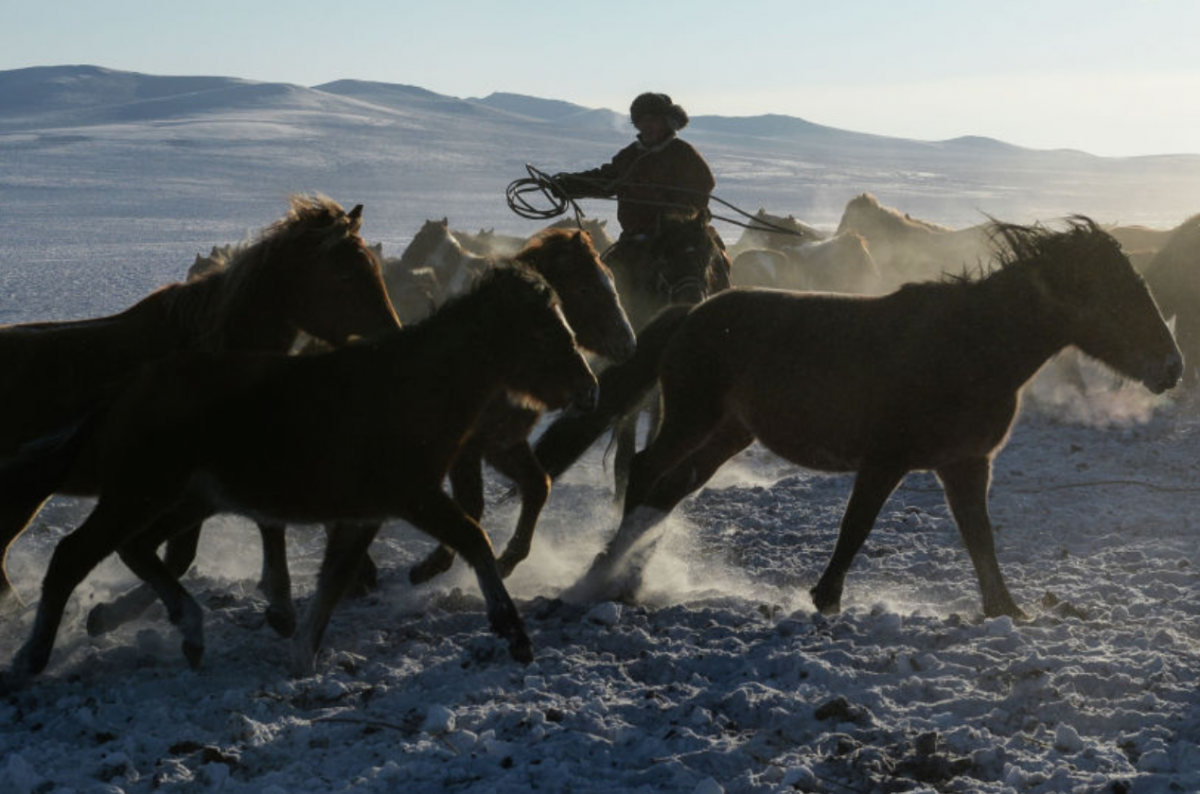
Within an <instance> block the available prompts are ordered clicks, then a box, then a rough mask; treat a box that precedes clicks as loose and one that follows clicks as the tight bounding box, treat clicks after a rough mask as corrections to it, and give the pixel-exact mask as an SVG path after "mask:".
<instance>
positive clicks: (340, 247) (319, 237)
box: [272, 197, 399, 345]
mask: <svg viewBox="0 0 1200 794" xmlns="http://www.w3.org/2000/svg"><path fill="white" fill-rule="evenodd" d="M361 228H362V205H361V204H360V205H358V206H356V207H355V208H354V209H353V210H351V211H350V212H345V211H344V210H342V208H341V207H340V206H338V205H337V204H336V203H335V202H333V201H331V200H329V199H320V198H318V199H312V198H308V197H301V198H299V199H295V200H293V204H292V212H291V213H290V214H289V217H288V218H287V219H285V222H284V223H283V225H280V226H277V227H276V229H275V232H274V234H275V235H276V243H275V244H274V245H273V246H272V250H273V251H274V255H275V256H277V257H278V258H279V259H280V260H281V261H282V262H285V263H287V266H288V268H290V269H292V271H293V275H292V276H291V277H289V278H288V279H287V280H286V281H284V284H285V285H286V289H287V290H288V291H289V292H288V294H283V295H280V296H279V297H280V299H281V300H284V301H290V305H291V306H292V307H293V316H294V319H295V323H296V325H297V327H299V328H300V329H302V330H304V331H305V332H306V333H308V334H310V335H312V336H315V337H316V338H318V339H321V340H322V341H325V342H328V343H330V344H334V345H340V344H343V343H344V342H346V341H347V340H348V339H350V338H351V337H353V336H370V335H373V334H377V333H380V332H382V331H385V330H389V329H393V328H396V327H397V326H398V325H399V320H398V319H397V318H396V312H395V310H394V309H393V308H392V304H391V301H390V300H389V299H388V295H387V289H386V288H385V286H384V283H383V275H382V273H381V271H380V265H379V260H378V258H377V257H376V256H375V254H374V253H373V252H372V250H371V248H370V247H369V246H368V245H367V243H366V242H365V241H364V240H363V239H362V237H360V236H359V231H360V230H361ZM282 288H284V287H281V289H282Z"/></svg>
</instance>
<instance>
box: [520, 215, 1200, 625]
mask: <svg viewBox="0 0 1200 794" xmlns="http://www.w3.org/2000/svg"><path fill="white" fill-rule="evenodd" d="M993 234H994V235H995V237H996V240H997V243H998V247H999V248H1000V251H999V253H998V265H997V267H996V268H995V269H994V270H992V271H991V272H990V273H988V274H987V275H985V276H983V277H981V278H978V279H968V278H958V279H952V280H948V281H942V282H929V283H921V284H910V285H907V286H904V287H902V288H901V289H899V290H897V291H896V292H893V293H891V294H889V295H885V296H881V297H863V296H849V295H833V294H818V293H794V292H786V291H780V290H756V289H746V290H733V291H731V292H729V293H725V294H721V295H718V296H716V297H714V298H711V299H709V300H708V301H705V302H704V303H702V304H700V305H699V306H697V307H695V308H694V309H690V310H689V309H687V308H685V307H675V308H672V309H668V310H666V311H664V312H663V313H662V314H661V315H660V316H659V317H658V318H657V319H656V320H655V321H654V322H652V323H651V324H650V325H649V326H647V328H646V329H645V330H644V331H643V333H642V335H641V337H639V346H638V353H637V354H636V355H635V356H634V357H633V358H632V359H631V360H630V361H629V362H627V363H626V364H624V365H620V366H616V367H612V368H610V369H609V370H608V371H606V372H605V373H603V376H602V378H601V403H600V407H599V409H598V410H597V411H596V412H595V413H593V414H592V415H590V416H588V417H580V418H569V419H565V420H560V422H558V423H555V425H551V427H549V428H548V429H547V430H546V432H545V433H544V434H543V436H542V438H541V440H540V441H539V443H538V446H537V453H538V456H539V459H540V460H541V461H542V463H543V466H544V468H545V469H546V470H547V471H548V472H550V473H552V474H557V473H559V472H561V471H563V470H564V469H565V468H566V467H567V466H569V465H570V463H571V462H572V461H573V460H574V459H576V458H577V457H578V456H579V455H580V454H582V452H583V451H585V450H586V449H587V448H588V446H590V444H591V442H592V441H593V440H594V439H595V438H597V437H598V436H599V435H600V434H601V433H602V432H603V430H604V427H605V420H606V417H607V418H609V419H611V417H613V416H616V415H618V414H619V413H620V412H621V411H622V410H624V408H625V407H626V406H628V405H631V404H634V403H636V401H637V400H638V399H640V396H641V394H643V393H644V392H645V391H646V390H648V389H649V388H650V387H651V385H652V384H653V383H654V382H655V381H656V380H657V382H658V383H659V385H660V387H661V389H662V400H663V422H662V427H661V429H660V431H659V433H658V435H657V436H656V437H655V439H654V441H653V443H652V444H651V445H650V446H649V447H648V448H647V449H645V450H644V451H643V452H641V453H639V454H638V456H637V457H636V458H635V459H634V462H633V468H632V472H631V477H630V482H629V487H628V490H627V493H626V498H625V505H624V517H623V519H622V521H621V525H620V527H619V529H618V530H617V533H616V536H615V537H614V538H613V540H612V541H611V542H610V543H609V544H608V546H607V548H606V549H605V550H604V551H603V552H601V554H600V555H599V556H598V557H597V559H596V561H595V562H594V563H593V565H592V567H591V569H590V570H589V571H588V573H587V574H586V575H585V576H584V577H583V579H582V580H581V581H580V582H579V583H578V584H577V585H576V586H575V587H574V588H573V589H572V592H571V593H570V594H569V597H575V598H609V597H621V596H628V595H629V594H630V593H632V592H635V591H636V589H637V586H638V576H639V573H638V571H639V568H640V566H639V564H638V563H639V561H640V560H642V559H644V555H646V554H648V553H649V552H650V550H651V549H652V548H653V542H652V538H650V537H647V533H649V531H650V530H651V529H652V528H654V527H656V526H657V525H659V524H660V522H661V521H662V520H663V519H664V518H665V517H666V516H667V514H668V513H669V512H670V511H671V509H672V508H673V507H674V506H675V505H676V504H677V503H678V502H679V501H680V500H681V499H683V498H684V497H685V496H687V495H688V494H689V493H692V492H693V491H695V490H697V489H698V488H700V487H701V486H703V485H704V483H705V482H707V481H708V479H709V478H710V477H711V476H712V475H713V474H714V473H715V472H716V470H717V469H718V468H719V467H720V466H721V465H722V464H723V463H724V462H725V461H726V460H728V459H729V458H731V457H732V456H734V455H735V454H737V453H738V452H740V451H741V450H743V449H745V448H746V447H747V446H749V445H750V443H751V442H753V441H754V440H755V439H758V440H759V441H760V442H761V443H762V444H763V445H764V446H766V447H767V448H768V449H770V450H772V451H773V452H775V453H777V454H779V455H780V456H782V457H784V458H786V459H788V460H790V461H792V462H794V463H796V464H799V465H801V466H805V467H807V468H811V469H817V470H822V471H838V472H857V477H856V479H855V482H854V486H853V489H852V492H851V495H850V500H849V503H848V504H847V506H846V510H845V513H844V515H843V517H842V522H841V528H840V531H839V535H838V541H837V544H836V547H835V549H834V552H833V555H832V557H831V558H830V561H829V563H828V565H827V566H826V568H825V571H824V573H823V574H822V576H821V578H820V580H819V581H818V582H817V584H816V586H815V587H813V589H812V591H811V594H812V597H813V602H814V604H815V605H816V607H817V608H818V609H820V610H821V611H822V612H836V611H837V610H839V609H840V607H841V599H842V591H843V588H844V584H845V578H846V574H847V571H848V570H849V568H850V564H851V562H852V561H853V559H854V556H855V555H856V554H857V552H858V550H859V549H860V548H861V546H862V545H863V543H864V542H865V541H866V539H867V535H868V534H869V532H870V530H871V527H872V526H873V524H874V522H875V518H876V516H877V515H878V513H879V510H880V509H881V508H882V506H883V504H884V502H885V501H886V500H887V498H888V497H889V495H890V494H891V493H892V491H893V490H894V489H895V488H896V486H897V485H899V483H900V481H901V480H902V479H903V478H904V476H905V475H906V474H907V473H908V472H910V471H914V470H932V471H934V472H935V473H936V474H937V476H938V478H939V479H940V481H941V483H942V486H943V488H944V490H945V494H946V500H947V502H948V503H949V505H950V509H951V512H952V514H953V516H954V519H955V521H956V523H957V524H958V528H959V531H960V533H961V535H962V538H963V541H964V543H965V545H966V547H967V551H968V552H969V554H970V557H971V561H972V563H973V565H974V568H975V572H976V576H977V578H978V581H979V585H980V590H981V592H982V595H983V611H984V613H985V614H986V615H988V616H995V615H1013V616H1020V615H1021V614H1022V613H1021V610H1020V608H1019V607H1018V606H1017V603H1016V601H1015V600H1014V599H1013V597H1012V596H1011V594H1010V593H1009V591H1008V588H1007V586H1006V585H1005V583H1004V579H1003V576H1002V575H1001V572H1000V568H999V565H998V563H997V560H996V553H995V548H994V545H993V540H992V526H991V523H990V519H989V518H988V512H987V494H988V488H989V483H990V478H991V466H992V459H993V458H994V457H995V455H996V454H997V453H998V452H999V451H1000V449H1001V448H1002V447H1003V446H1004V443H1005V440H1006V439H1007V437H1008V433H1009V429H1010V427H1011V425H1012V422H1013V419H1014V417H1015V416H1016V414H1017V409H1018V405H1019V400H1020V393H1021V390H1022V387H1023V386H1024V385H1025V383H1026V382H1028V381H1029V380H1030V379H1031V378H1032V377H1033V375H1034V374H1035V373H1036V372H1037V371H1038V369H1039V368H1040V367H1041V366H1042V365H1043V364H1044V363H1045V362H1046V361H1047V359H1049V358H1050V357H1051V356H1052V355H1054V354H1055V353H1056V352H1058V351H1059V350H1061V349H1063V348H1064V347H1067V346H1068V345H1074V346H1076V347H1078V348H1079V349H1080V350H1082V351H1083V352H1084V353H1086V354H1088V355H1090V356H1092V357H1095V358H1097V359H1099V360H1100V361H1102V362H1104V363H1105V364H1107V365H1108V366H1110V367H1112V368H1113V369H1115V370H1117V371H1118V372H1120V373H1122V374H1124V375H1126V376H1127V377H1130V378H1134V379H1137V380H1138V381H1140V382H1141V383H1143V384H1144V385H1145V386H1146V388H1148V389H1149V390H1151V391H1152V392H1154V393H1161V392H1163V391H1166V390H1167V389H1170V388H1172V387H1173V386H1174V385H1175V384H1176V383H1177V382H1178V381H1179V379H1180V377H1181V375H1182V370H1183V359H1182V357H1181V356H1180V353H1179V349H1178V348H1177V347H1176V345H1175V342H1174V340H1173V339H1172V338H1171V332H1170V330H1169V329H1168V328H1167V326H1166V324H1165V323H1164V322H1163V319H1162V316H1161V314H1160V313H1159V310H1158V307H1157V306H1156V305H1155V303H1154V299H1153V298H1152V297H1151V295H1150V292H1149V290H1148V289H1147V287H1146V285H1145V283H1144V282H1143V280H1142V278H1141V277H1140V276H1139V275H1138V274H1137V272H1136V271H1135V270H1134V269H1133V267H1132V266H1131V265H1130V264H1129V261H1128V260H1127V259H1126V258H1125V256H1124V255H1123V254H1122V253H1121V250H1120V247H1119V245H1118V244H1117V242H1116V241H1115V240H1114V239H1113V238H1112V237H1110V236H1108V235H1107V234H1105V233H1104V232H1103V231H1102V230H1101V229H1100V228H1099V227H1098V226H1097V225H1096V224H1095V223H1093V222H1092V221H1091V220H1089V219H1086V218H1082V217H1077V218H1074V219H1072V220H1071V221H1070V223H1069V227H1068V228H1067V229H1066V230H1065V231H1051V230H1049V229H1047V228H1045V227H1041V226H1016V225H1011V224H996V225H994V226H993ZM556 425H557V427H556Z"/></svg>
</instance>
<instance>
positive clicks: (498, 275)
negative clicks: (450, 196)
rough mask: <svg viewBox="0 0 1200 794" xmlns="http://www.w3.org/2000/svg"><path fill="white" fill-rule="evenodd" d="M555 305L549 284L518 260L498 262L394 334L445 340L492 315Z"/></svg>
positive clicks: (413, 339)
mask: <svg viewBox="0 0 1200 794" xmlns="http://www.w3.org/2000/svg"><path fill="white" fill-rule="evenodd" d="M557 304H558V295H557V293H555V292H554V290H553V288H551V286H550V284H549V283H548V282H547V281H546V280H545V279H544V278H542V277H541V275H539V274H538V272H537V271H535V270H534V269H533V268H531V267H530V266H528V265H526V264H525V263H523V262H521V261H520V260H519V259H508V260H502V261H500V262H498V263H497V264H496V265H495V266H494V267H490V268H488V269H487V270H485V271H484V272H483V274H482V275H481V276H480V277H479V279H478V280H477V281H476V282H475V284H474V286H472V287H471V289H469V290H467V291H466V292H463V293H461V294H458V295H454V296H452V297H451V298H449V299H448V300H447V301H446V302H445V303H443V304H442V305H441V306H439V307H438V309H437V310H436V311H435V312H433V314H431V315H429V316H428V317H426V318H425V319H423V320H421V321H419V322H416V323H412V324H410V325H405V326H404V327H403V328H400V329H399V330H397V331H395V332H391V331H389V332H388V333H397V334H400V335H401V336H402V337H403V338H405V339H406V340H409V341H415V340H420V339H425V338H428V337H434V338H446V337H451V336H454V335H457V334H458V333H461V332H462V329H463V328H470V327H472V326H475V325H478V324H479V323H480V322H481V320H486V319H488V318H490V317H491V316H493V315H496V314H502V315H504V316H512V315H513V314H517V315H526V314H528V313H529V312H532V311H536V310H538V309H540V308H544V307H546V306H550V305H557Z"/></svg>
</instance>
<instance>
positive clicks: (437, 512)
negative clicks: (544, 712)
mask: <svg viewBox="0 0 1200 794" xmlns="http://www.w3.org/2000/svg"><path fill="white" fill-rule="evenodd" d="M401 515H402V517H404V518H406V519H407V520H408V521H409V523H411V524H412V525H413V526H415V527H417V528H418V529H420V530H422V531H423V532H427V533H428V534H430V535H432V536H433V537H434V538H436V539H437V540H439V541H441V542H442V543H445V544H446V545H447V546H450V547H451V548H453V549H454V550H455V551H456V552H457V553H458V554H460V555H462V558H463V559H464V560H465V561H466V562H467V564H469V565H470V566H471V569H472V570H474V571H475V577H476V578H477V579H478V580H479V589H480V590H481V591H483V600H484V602H485V603H486V604H487V614H488V622H489V623H490V624H491V627H492V631H494V632H495V633H496V634H498V635H499V636H501V637H503V638H505V639H506V640H507V641H508V652H509V654H510V655H511V656H512V658H513V659H515V660H517V661H518V662H522V663H524V664H528V663H529V662H531V661H533V647H532V645H531V644H530V642H529V636H528V635H527V634H526V633H525V626H524V623H523V622H522V620H521V615H520V613H519V612H518V611H517V606H516V604H514V603H513V601H512V598H511V597H510V596H509V594H508V590H507V589H506V588H505V587H504V579H503V578H502V577H501V576H500V569H499V568H498V567H497V566H496V558H495V556H494V553H493V551H492V544H491V542H490V541H489V540H488V536H487V533H485V532H484V531H483V527H481V526H479V523H478V522H477V521H475V520H474V519H472V518H471V517H470V516H469V515H467V514H466V512H464V511H463V509H462V508H461V507H459V506H458V505H457V504H455V502H454V501H453V500H452V499H451V498H450V497H449V496H447V495H446V494H445V493H443V492H442V491H441V490H439V489H432V490H430V491H429V492H428V493H427V494H421V495H418V496H417V498H415V499H411V500H409V504H407V505H406V506H405V507H404V509H403V512H402V513H401Z"/></svg>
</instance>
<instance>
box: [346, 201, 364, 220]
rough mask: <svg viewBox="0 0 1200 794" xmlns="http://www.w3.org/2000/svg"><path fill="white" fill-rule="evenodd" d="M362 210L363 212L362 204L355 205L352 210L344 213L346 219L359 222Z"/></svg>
mask: <svg viewBox="0 0 1200 794" xmlns="http://www.w3.org/2000/svg"><path fill="white" fill-rule="evenodd" d="M362 210H363V205H362V204H355V205H354V209H352V210H350V211H349V212H347V213H346V217H347V218H349V219H350V220H352V221H357V220H360V219H361V218H362Z"/></svg>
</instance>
